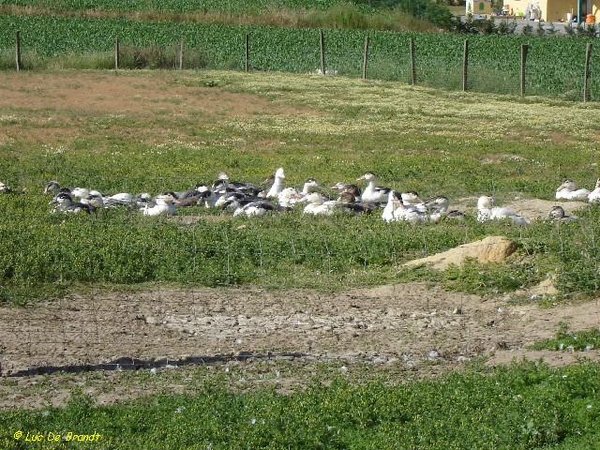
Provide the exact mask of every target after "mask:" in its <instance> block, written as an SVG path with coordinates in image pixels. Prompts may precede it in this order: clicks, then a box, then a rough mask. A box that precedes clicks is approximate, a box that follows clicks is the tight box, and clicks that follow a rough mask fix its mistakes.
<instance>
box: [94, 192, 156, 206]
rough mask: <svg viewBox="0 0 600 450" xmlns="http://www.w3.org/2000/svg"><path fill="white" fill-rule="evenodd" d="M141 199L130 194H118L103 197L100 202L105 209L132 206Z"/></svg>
mask: <svg viewBox="0 0 600 450" xmlns="http://www.w3.org/2000/svg"><path fill="white" fill-rule="evenodd" d="M148 195H149V194H148ZM141 198H142V197H140V196H136V195H133V194H130V193H129V192H119V193H117V194H113V195H109V196H106V197H104V198H103V199H102V200H103V202H104V206H105V207H106V208H110V207H115V206H128V207H131V206H134V205H136V204H137V203H138V201H139V200H140V199H141Z"/></svg>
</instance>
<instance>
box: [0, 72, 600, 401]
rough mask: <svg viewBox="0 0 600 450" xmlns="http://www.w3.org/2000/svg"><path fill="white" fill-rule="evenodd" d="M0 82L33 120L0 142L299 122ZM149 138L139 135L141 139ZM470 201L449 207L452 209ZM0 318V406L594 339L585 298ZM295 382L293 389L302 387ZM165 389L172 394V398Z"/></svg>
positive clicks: (165, 296) (222, 97) (16, 312)
mask: <svg viewBox="0 0 600 450" xmlns="http://www.w3.org/2000/svg"><path fill="white" fill-rule="evenodd" d="M2 77H3V83H2V84H0V108H9V107H11V106H15V105H16V106H17V107H18V108H24V109H26V110H28V111H33V112H32V113H31V116H32V117H33V118H31V117H29V118H28V119H27V120H26V121H24V122H22V123H21V121H20V120H21V119H19V118H18V117H17V118H11V117H9V116H6V115H5V116H1V117H0V119H2V120H0V124H10V125H11V126H3V127H0V142H10V141H11V140H13V139H24V137H22V133H23V131H24V130H27V131H28V134H27V136H26V137H25V138H26V139H30V140H31V141H35V142H57V141H58V142H64V141H69V140H71V139H77V137H78V136H79V133H83V132H85V130H84V131H81V127H80V126H79V125H80V119H78V114H81V115H85V114H96V113H101V114H121V113H123V114H139V115H140V117H142V116H144V115H148V114H152V113H151V112H150V111H151V109H149V108H148V105H149V104H150V105H153V108H152V110H153V111H156V110H157V108H159V109H160V110H161V111H162V112H161V113H165V111H166V113H167V114H171V115H178V114H181V115H185V114H187V112H188V111H189V110H196V111H202V112H203V113H205V114H207V115H213V116H215V117H226V116H233V115H236V116H244V115H248V116H253V115H256V114H261V113H262V112H265V111H267V110H268V111H269V113H270V114H272V113H273V111H276V112H277V113H280V114H298V113H300V112H301V111H300V110H294V109H293V108H291V109H286V107H281V106H277V105H275V106H274V105H273V104H271V103H270V102H268V101H266V100H264V99H260V98H258V97H256V96H252V95H247V94H235V93H226V92H222V91H216V90H214V89H212V88H203V87H186V86H184V85H181V84H177V83H174V82H173V79H172V76H171V75H169V74H164V75H161V76H157V77H154V78H153V79H152V80H149V79H147V78H144V77H132V76H123V77H119V79H118V81H119V82H118V83H117V82H115V79H116V76H115V75H113V74H110V73H106V74H99V73H85V72H83V73H81V74H77V76H76V77H74V76H73V74H70V73H65V74H54V75H52V76H49V75H47V74H24V75H23V74H21V75H17V74H7V73H5V74H3V75H2ZM61 110H64V111H66V113H64V114H62V113H61ZM36 111H38V112H41V115H36ZM53 111H54V112H53ZM64 111H63V112H64ZM73 111H75V112H76V113H77V114H72V112H73ZM42 115H46V116H48V117H49V119H48V124H46V125H44V126H35V127H33V128H32V127H31V123H32V122H35V121H36V120H41V119H40V117H41V116H42ZM38 116H39V117H38ZM52 118H54V119H56V120H54V119H52ZM50 119H52V120H50ZM159 135H160V133H159V132H156V133H155V134H153V135H152V134H150V135H149V136H150V137H149V139H157V138H158V137H159ZM473 203H474V199H463V201H462V203H461V205H463V206H464V207H467V206H469V207H470V206H472V204H473ZM553 204H554V203H553V202H544V201H541V200H540V201H532V200H526V201H521V202H519V201H515V202H514V203H512V204H511V205H510V206H511V207H513V208H515V209H516V210H517V211H520V212H522V213H523V214H525V215H526V216H527V217H529V218H535V217H540V216H543V215H545V214H546V213H547V211H548V210H549V209H550V207H551V206H552V205H553ZM573 209H574V205H573V204H571V205H570V208H569V210H570V211H571V210H573ZM523 298H527V293H524V294H523ZM0 318H1V320H0V365H1V376H0V408H10V407H14V406H27V407H39V406H44V405H60V404H64V402H65V401H66V400H67V399H68V398H69V395H70V392H71V391H72V389H74V388H75V387H78V386H85V387H86V389H87V391H86V392H89V393H91V394H92V395H94V396H95V397H96V398H97V399H98V401H99V402H113V401H117V400H119V399H123V398H130V397H132V396H136V395H143V394H147V393H148V392H149V391H151V390H152V389H150V390H149V389H148V387H147V386H142V387H140V386H137V385H135V384H134V385H132V386H129V387H123V386H124V385H123V384H122V383H120V380H122V377H124V376H125V375H123V374H124V373H125V372H127V371H119V370H118V369H128V368H131V367H136V368H140V369H141V370H143V371H150V373H156V371H164V370H170V369H172V368H175V367H178V368H179V369H177V370H180V371H181V373H185V371H189V370H193V369H191V368H193V367H198V366H211V367H221V368H223V367H225V368H227V370H229V367H235V368H237V369H240V367H243V368H245V369H248V370H249V371H251V370H252V367H253V366H256V367H258V366H260V367H263V366H262V365H263V364H264V363H265V362H267V363H272V364H273V367H275V366H276V365H277V364H278V362H282V361H285V362H286V364H290V365H291V366H292V367H297V368H298V369H299V370H300V368H301V367H305V366H306V365H307V364H308V365H311V364H318V363H319V362H335V363H339V365H340V367H352V366H354V365H357V364H367V365H370V366H372V367H374V368H375V369H377V370H379V369H381V370H387V369H388V368H396V369H397V370H398V371H400V372H402V371H411V372H412V373H416V374H417V375H418V376H421V375H423V376H426V375H430V374H433V373H438V372H439V371H443V370H454V369H455V368H460V367H464V365H465V364H466V363H467V362H469V361H473V360H475V359H477V358H480V357H483V358H484V360H485V361H486V363H487V364H489V365H495V364H504V363H507V362H509V361H511V360H514V359H517V360H519V359H522V358H529V359H535V360H537V359H540V358H542V359H544V360H545V361H547V362H549V363H550V364H568V363H572V362H576V361H577V360H578V359H579V358H592V359H594V360H600V352H599V351H598V350H591V351H587V352H580V353H574V352H567V351H565V352H551V351H542V352H537V351H531V350H527V348H526V347H527V345H528V344H531V343H533V342H534V341H536V340H539V339H542V338H549V337H552V336H553V335H554V334H555V333H556V331H557V329H558V328H559V325H560V324H561V323H563V322H565V323H568V324H569V326H570V327H571V328H572V329H575V330H578V329H586V328H591V327H598V326H599V325H600V303H599V301H598V300H595V301H591V302H586V303H576V304H566V303H561V304H560V305H558V306H555V307H541V306H539V304H538V303H537V302H535V301H529V302H527V301H521V302H511V301H510V299H509V298H506V297H498V298H487V297H486V298H484V297H478V296H473V295H465V294H458V293H449V292H445V291H443V290H442V289H441V288H439V287H436V286H432V285H429V284H423V283H408V284H398V285H392V286H381V287H377V288H369V289H361V290H351V291H348V292H343V293H337V294H324V293H319V292H315V291H310V290H292V291H290V290H287V291H266V290H260V289H256V288H253V287H240V288H237V289H231V288H228V289H208V288H194V289H189V290H180V289H170V288H166V287H152V288H148V289H145V290H136V291H131V292H125V293H124V292H117V293H115V292H106V291H100V290H98V291H95V290H94V289H91V290H90V292H89V293H86V294H82V295H79V296H73V297H69V298H64V299H61V300H58V301H54V302H50V303H46V304H38V305H36V306H34V307H29V308H25V309H22V308H10V307H0ZM261 370H262V369H261ZM153 371H154V372H153ZM278 373H279V372H278ZM298 373H300V375H296V378H300V377H301V376H303V375H302V372H301V371H300V372H298ZM97 374H102V375H100V376H98V375H97ZM41 386H43V388H41ZM90 386H91V387H90ZM177 386H179V384H177V383H174V384H173V385H172V386H171V387H172V391H175V392H179V391H181V389H180V388H179V387H177ZM162 388H164V386H163V387H161V389H162Z"/></svg>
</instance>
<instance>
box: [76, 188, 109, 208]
mask: <svg viewBox="0 0 600 450" xmlns="http://www.w3.org/2000/svg"><path fill="white" fill-rule="evenodd" d="M81 203H83V204H86V205H90V206H92V207H94V208H95V209H98V208H102V207H104V199H103V198H102V194H101V193H100V192H98V191H94V190H92V191H90V193H89V194H88V195H86V196H85V197H83V198H82V199H81Z"/></svg>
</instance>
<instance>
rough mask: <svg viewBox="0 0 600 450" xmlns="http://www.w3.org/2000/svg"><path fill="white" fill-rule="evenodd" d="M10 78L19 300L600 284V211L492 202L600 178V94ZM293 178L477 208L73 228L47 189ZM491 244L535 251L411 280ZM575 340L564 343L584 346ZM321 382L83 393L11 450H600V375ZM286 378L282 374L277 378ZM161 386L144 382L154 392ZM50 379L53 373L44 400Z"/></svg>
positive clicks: (4, 271)
mask: <svg viewBox="0 0 600 450" xmlns="http://www.w3.org/2000/svg"><path fill="white" fill-rule="evenodd" d="M3 80H4V81H5V82H4V83H3V85H2V87H1V88H0V90H1V94H2V95H0V98H2V100H0V124H1V125H2V128H1V130H2V131H1V133H0V151H1V154H2V157H1V158H0V173H1V174H2V179H1V180H0V181H2V182H4V183H6V184H8V185H9V186H11V187H12V189H13V193H12V194H5V195H2V196H0V212H1V214H0V232H1V233H2V236H3V239H2V240H0V258H2V260H1V261H0V286H1V288H0V293H1V295H2V302H3V303H5V304H24V303H28V304H30V305H34V304H35V303H36V302H37V301H39V300H40V299H45V298H53V297H55V296H61V295H63V294H64V293H69V292H71V293H72V292H78V290H79V289H85V288H86V287H89V286H105V287H111V288H116V289H121V288H123V289H127V286H129V287H132V286H141V285H142V286H145V287H148V286H150V287H151V286H153V285H157V284H167V283H169V284H175V285H186V286H194V285H207V286H224V285H228V286H231V285H243V284H253V285H257V286H260V287H264V288H269V289H273V288H277V289H286V288H295V287H306V286H310V287H312V288H315V289H320V290H323V291H328V290H329V291H331V290H343V289H348V288H349V287H353V286H354V287H356V286H367V285H378V284H385V283H397V282H401V281H403V280H409V279H417V280H430V281H432V282H436V283H440V284H442V285H443V286H445V287H446V288H447V289H454V290H458V291H463V292H477V293H481V294H485V295H491V296H495V295H499V294H501V293H504V292H513V291H515V290H516V289H519V288H521V287H526V286H529V285H533V284H535V283H537V282H539V281H541V280H544V279H546V278H547V277H549V276H551V277H552V278H554V280H555V283H556V285H557V287H558V288H559V289H560V295H559V296H558V297H557V298H556V299H554V300H555V301H557V300H560V299H561V298H572V297H576V296H581V297H588V296H590V295H594V294H597V292H598V281H597V280H598V277H597V273H598V267H599V266H598V260H599V257H600V255H599V254H598V249H597V246H596V242H597V241H598V237H599V232H600V230H599V225H598V224H599V223H600V221H599V220H598V219H599V218H600V211H599V210H598V208H596V207H587V206H586V207H585V208H583V209H581V210H580V211H576V212H575V211H573V212H575V213H576V214H577V215H578V216H579V218H580V219H579V220H578V221H576V222H573V223H565V224H556V223H550V222H548V221H543V220H540V221H535V222H534V223H532V224H531V225H530V226H527V227H515V226H513V225H512V224H510V223H504V222H499V223H485V224H481V223H478V222H477V221H476V220H475V218H474V200H475V198H476V197H477V196H478V195H480V194H484V193H491V194H494V195H495V196H496V198H497V200H498V202H499V203H500V204H503V203H507V202H509V201H511V200H514V199H515V198H516V197H518V198H521V199H527V198H539V199H545V200H553V196H554V190H555V188H556V186H557V185H558V184H560V182H561V181H562V179H563V178H565V177H569V178H573V179H574V180H576V181H577V182H578V183H580V184H582V185H584V186H586V187H591V186H592V185H593V183H594V181H595V180H596V178H597V177H598V168H597V155H596V149H595V142H596V141H597V134H598V123H600V122H599V120H598V119H600V117H599V116H600V110H599V109H598V108H597V106H596V105H595V104H593V103H592V104H587V105H585V106H584V107H582V106H581V105H579V104H577V105H575V104H573V103H571V102H567V101H560V100H549V99H544V98H527V99H519V98H515V97H509V96H500V95H484V94H475V93H468V94H463V93H453V92H447V91H437V90H433V89H428V88H424V87H410V86H407V85H405V84H402V83H394V82H381V81H367V82H364V81H360V80H357V79H351V78H345V77H321V76H317V75H290V74H283V73H269V74H264V73H252V74H242V73H236V72H221V71H202V72H197V71H182V72H169V71H135V72H128V71H121V72H118V73H115V72H111V71H105V72H103V71H66V72H62V71H58V72H45V73H24V74H15V73H4V74H3ZM582 111H584V112H585V114H582ZM515 117H518V118H519V119H518V120H515V119H514V118H515ZM557 117H560V120H557ZM280 166H282V167H284V168H285V169H286V175H287V178H286V183H288V184H289V185H294V186H300V185H301V184H302V182H303V181H304V180H305V179H306V178H308V177H314V178H316V179H317V180H318V181H319V182H320V183H321V184H322V186H324V187H327V186H330V185H331V184H332V183H335V182H337V181H355V180H356V178H358V177H359V176H360V175H362V174H363V173H365V172H366V171H367V170H372V171H374V172H375V173H377V174H378V175H379V178H380V182H381V183H382V184H386V185H389V186H392V187H394V188H396V189H399V190H409V189H410V190H413V189H414V190H417V191H418V192H419V193H420V194H421V195H422V196H424V197H429V196H433V195H437V194H446V195H448V196H449V197H450V199H451V201H452V202H453V204H456V205H461V207H463V208H464V210H465V211H466V212H467V216H468V217H467V219H466V220H465V221H464V222H461V223H439V224H433V223H430V224H423V225H422V226H411V225H409V224H405V223H391V224H386V223H384V222H383V221H382V220H381V217H380V215H378V214H373V215H370V216H364V217H355V216H348V215H344V214H339V215H335V216H332V217H323V218H315V217H306V216H304V215H303V214H302V213H301V212H300V211H293V212H290V213H286V214H279V215H271V216H266V217H262V218H250V219H244V218H231V215H230V214H224V213H221V212H219V211H212V210H206V209H204V208H201V207H192V208H189V209H181V210H180V211H179V214H178V216H177V217H175V218H173V219H164V218H152V217H143V216H141V215H140V214H139V212H138V211H118V210H115V211H112V210H105V211H104V210H103V211H99V212H98V214H96V215H92V216H62V215H57V214H50V212H49V211H50V206H49V205H48V201H49V197H48V196H46V195H44V194H43V193H42V191H43V187H44V184H45V183H46V182H47V181H48V180H50V179H56V180H59V182H60V183H62V184H64V185H68V186H86V187H91V188H95V189H98V190H100V191H101V192H103V193H106V194H112V193H116V192H121V191H130V192H142V191H145V192H150V193H152V194H156V193H158V192H161V191H164V190H168V189H173V190H179V189H185V188H189V187H192V186H193V185H195V183H197V182H200V181H203V182H211V181H212V180H213V179H214V178H215V176H216V174H217V173H218V172H219V171H221V170H225V171H227V172H228V173H229V175H230V176H231V177H232V178H234V179H242V180H248V181H252V182H256V183H260V182H261V181H262V180H263V179H265V178H266V177H267V176H268V175H269V174H271V173H273V171H274V170H275V169H276V168H277V167H280ZM491 234H503V235H507V236H509V237H510V238H511V239H513V240H514V241H515V242H516V243H517V244H518V250H517V253H516V255H515V256H514V257H513V258H511V259H510V260H508V261H507V262H506V263H503V264H497V265H491V266H482V265H479V264H475V263H472V264H467V265H465V266H464V267H462V268H456V267H454V268H451V269H448V270H447V271H445V272H434V271H429V270H423V269H412V270H400V269H399V264H400V263H402V262H404V261H408V260H410V259H413V258H415V257H420V256H425V255H429V254H432V253H435V252H437V251H441V250H446V249H449V248H451V247H454V246H456V245H458V244H462V243H465V242H470V241H473V240H475V239H479V238H482V237H485V236H487V235H491ZM4 237H6V238H4ZM564 331H565V330H563V334H559V335H557V340H558V341H557V342H558V343H560V342H563V341H564V345H572V341H567V340H565V336H564ZM575 331H577V330H575ZM574 333H575V332H574ZM573 335H574V336H578V335H576V334H573ZM584 337H585V336H583V337H582V338H581V339H583V338H584ZM592 338H593V339H596V340H594V341H590V342H596V341H597V336H596V335H594V334H593V333H592ZM571 339H572V337H571ZM585 339H587V337H585ZM586 342H587V341H586ZM540 345H542V346H546V347H551V346H554V343H553V342H547V343H541V344H540ZM313 369H314V368H311V369H310V370H308V373H307V374H306V378H305V380H304V381H305V382H304V383H303V385H302V388H299V389H292V390H291V391H290V392H287V394H286V395H282V394H281V393H280V392H277V391H275V390H274V389H271V388H266V389H262V388H260V387H258V388H257V385H258V384H259V383H256V384H254V385H252V386H246V385H245V384H244V383H241V384H240V382H241V380H243V379H244V378H245V377H246V376H247V374H246V373H245V372H243V371H242V372H235V371H234V372H233V373H231V374H229V372H228V374H226V375H225V376H223V374H215V373H214V369H213V370H212V372H211V371H208V370H207V369H204V368H198V369H195V370H193V371H191V372H186V375H185V379H178V380H176V381H173V380H170V381H169V382H168V383H167V385H168V386H170V387H172V386H181V385H183V386H194V390H193V393H190V394H189V395H173V394H172V390H170V389H166V392H167V393H166V394H165V395H159V396H156V395H154V396H149V397H147V398H142V399H139V398H138V399H137V400H136V401H135V402H118V404H116V405H113V406H99V405H95V404H94V402H93V401H92V400H91V399H90V398H89V397H88V396H87V395H86V394H85V393H82V392H80V393H79V394H78V395H75V396H74V398H73V400H72V401H71V402H70V403H69V405H68V406H66V407H60V408H51V407H45V408H42V409H35V410H26V409H18V410H10V411H6V412H4V411H3V414H2V419H1V420H0V446H1V447H2V448H24V447H23V446H24V445H27V444H24V442H23V441H15V439H14V433H15V432H17V431H23V432H24V433H25V434H24V437H23V438H25V437H26V433H30V434H31V435H34V434H37V435H39V434H41V435H43V438H44V439H46V443H45V444H44V447H43V448H62V447H61V446H63V447H64V446H65V445H67V444H63V443H59V444H53V443H49V442H48V441H47V439H48V436H49V433H50V432H53V433H54V432H56V434H57V435H61V436H62V435H63V434H65V436H66V434H67V433H68V432H69V431H71V432H73V433H75V434H93V433H95V432H98V433H99V434H101V435H102V438H101V439H100V440H99V441H98V442H94V443H91V442H90V443H89V444H88V445H89V446H90V447H92V446H93V447H94V448H133V447H136V448H153V447H155V445H156V442H161V443H162V444H163V445H164V447H165V448H288V447H294V448H392V447H407V448H409V447H418V448H444V449H445V448H465V447H468V448H491V447H496V448H507V449H509V448H510V449H515V448H528V449H530V448H549V447H552V448H565V449H566V448H589V447H590V446H591V445H593V443H595V442H597V439H598V432H597V430H598V417H599V416H598V386H597V384H598V380H599V379H600V378H598V365H597V364H596V363H586V364H578V365H574V366H571V367H565V368H561V369H554V368H550V367H548V366H545V365H543V364H532V363H523V364H518V365H514V366H511V367H509V368H499V369H493V370H492V369H487V368H484V367H482V366H479V365H478V364H477V363H476V362H475V363H473V364H472V365H470V366H468V367H467V368H465V370H464V371H460V372H457V373H453V374H449V375H446V376H443V377H440V378H435V379H432V380H416V381H415V380H412V379H411V377H410V374H408V373H403V372H394V373H392V374H389V376H385V375H382V374H381V372H377V373H371V370H370V369H369V368H366V369H365V370H364V371H363V372H361V373H360V374H359V375H358V376H356V377H352V378H351V379H349V378H346V377H344V376H341V377H340V376H339V374H340V373H341V372H343V370H342V367H339V365H338V366H336V365H334V364H332V365H327V364H325V365H323V367H322V372H321V371H320V370H316V371H315V370H313ZM270 370H272V369H269V371H267V372H264V373H261V375H260V376H261V377H265V378H269V377H271V376H273V377H275V376H276V375H275V374H274V372H273V373H271V372H270ZM165 373H166V371H164V372H163V371H159V375H158V376H159V377H160V376H166V375H164V374H165ZM103 376H104V375H103ZM154 376H155V375H153V374H152V373H150V372H148V371H139V372H136V373H131V374H130V375H128V379H129V380H130V382H131V383H132V384H135V385H136V386H149V385H151V384H152V381H151V380H152V379H153V378H152V377H154ZM174 376H183V375H174ZM405 377H406V378H407V379H411V381H410V382H409V381H407V382H406V383H404V382H403V380H404V378H405ZM50 378H51V376H48V377H42V378H41V379H40V380H39V381H36V383H37V382H39V383H41V384H40V387H39V389H44V386H45V385H46V383H47V382H49V381H50V380H49V379H50ZM261 379H263V378H261ZM123 380H124V378H121V379H120V381H119V382H124V381H123ZM3 383H15V384H16V385H18V383H19V380H15V381H13V380H10V379H9V380H4V381H3ZM77 383H78V382H72V383H70V385H69V386H70V387H69V389H70V390H71V391H72V393H77V389H76V388H75V387H74V386H77V385H78V384H77ZM240 386H242V388H240ZM148 392H156V391H154V390H151V389H150V390H148ZM61 439H62V437H61Z"/></svg>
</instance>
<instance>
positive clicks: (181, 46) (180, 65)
mask: <svg viewBox="0 0 600 450" xmlns="http://www.w3.org/2000/svg"><path fill="white" fill-rule="evenodd" d="M182 69H183V37H182V38H181V42H180V43H179V70H182Z"/></svg>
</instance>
